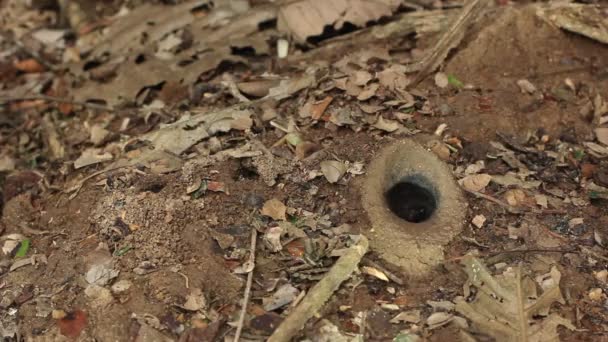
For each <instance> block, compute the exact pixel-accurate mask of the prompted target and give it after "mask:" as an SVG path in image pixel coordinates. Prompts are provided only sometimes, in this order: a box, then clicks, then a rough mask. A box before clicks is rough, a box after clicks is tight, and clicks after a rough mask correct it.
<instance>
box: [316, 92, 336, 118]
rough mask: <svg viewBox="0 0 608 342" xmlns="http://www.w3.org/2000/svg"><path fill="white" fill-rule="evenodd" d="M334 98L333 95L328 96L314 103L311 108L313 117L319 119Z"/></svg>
mask: <svg viewBox="0 0 608 342" xmlns="http://www.w3.org/2000/svg"><path fill="white" fill-rule="evenodd" d="M333 99H334V98H333V97H331V96H327V97H325V98H324V99H323V100H321V101H319V102H317V103H314V104H313V105H312V107H311V109H310V114H311V115H310V116H311V117H312V119H313V120H319V119H320V118H321V117H322V116H323V113H325V110H326V109H327V107H328V106H329V104H330V103H331V101H332V100H333Z"/></svg>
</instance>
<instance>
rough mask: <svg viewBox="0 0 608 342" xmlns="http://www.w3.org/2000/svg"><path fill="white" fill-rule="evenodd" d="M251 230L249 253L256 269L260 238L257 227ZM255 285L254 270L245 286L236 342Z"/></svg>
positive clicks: (235, 336)
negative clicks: (258, 238)
mask: <svg viewBox="0 0 608 342" xmlns="http://www.w3.org/2000/svg"><path fill="white" fill-rule="evenodd" d="M252 228H253V229H252V230H251V249H250V252H249V262H250V263H251V264H252V265H254V268H255V243H256V240H257V237H258V231H257V230H256V229H255V227H252ZM252 283H253V269H251V271H250V272H249V274H247V285H245V295H244V296H243V305H242V307H241V316H240V317H239V323H238V325H237V326H236V333H234V340H233V341H234V342H238V341H239V338H240V337H241V331H243V324H244V323H245V315H246V314H247V303H249V295H250V294H251V284H252Z"/></svg>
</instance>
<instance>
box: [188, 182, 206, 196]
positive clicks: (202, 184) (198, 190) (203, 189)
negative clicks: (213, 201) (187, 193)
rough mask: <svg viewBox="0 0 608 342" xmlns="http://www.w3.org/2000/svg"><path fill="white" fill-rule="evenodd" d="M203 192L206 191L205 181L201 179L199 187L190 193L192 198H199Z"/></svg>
mask: <svg viewBox="0 0 608 342" xmlns="http://www.w3.org/2000/svg"><path fill="white" fill-rule="evenodd" d="M205 193H207V181H206V180H202V181H201V186H199V188H198V189H197V190H196V191H195V192H193V193H192V198H194V199H199V198H201V197H203V196H204V195H205Z"/></svg>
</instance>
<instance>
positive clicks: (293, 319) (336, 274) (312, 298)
mask: <svg viewBox="0 0 608 342" xmlns="http://www.w3.org/2000/svg"><path fill="white" fill-rule="evenodd" d="M368 247H369V243H368V241H367V238H366V237H365V236H363V235H360V239H359V242H358V243H357V244H356V245H354V246H352V247H350V248H349V249H348V251H346V253H345V254H344V255H342V256H341V257H340V259H338V261H336V263H335V264H334V266H333V267H332V268H331V270H330V271H329V272H327V274H326V275H325V277H323V279H321V280H320V281H319V282H318V283H317V284H315V286H313V287H312V289H310V291H309V292H308V294H307V295H306V297H304V299H303V300H302V302H301V303H300V304H299V305H298V306H297V307H296V308H295V309H294V310H293V311H292V312H291V313H290V314H289V316H287V318H285V320H284V321H283V322H282V323H281V325H279V327H278V328H277V330H275V331H274V332H273V333H272V335H271V336H270V338H269V339H268V342H288V341H290V340H291V338H292V337H293V336H295V334H297V333H298V331H300V330H301V329H302V327H304V324H306V322H307V321H308V320H309V319H310V318H311V317H313V316H314V315H315V314H317V313H318V311H319V310H320V309H321V308H322V307H323V305H324V304H325V302H327V300H328V299H329V298H330V297H331V296H332V295H333V294H334V292H335V291H336V290H337V289H338V287H340V284H341V283H342V282H343V281H345V280H346V279H348V278H349V277H350V276H351V274H352V273H353V272H354V271H355V270H356V269H357V265H358V264H359V262H360V261H361V258H362V257H363V255H365V253H367V248H368Z"/></svg>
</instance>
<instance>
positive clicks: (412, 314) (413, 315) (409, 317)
mask: <svg viewBox="0 0 608 342" xmlns="http://www.w3.org/2000/svg"><path fill="white" fill-rule="evenodd" d="M390 322H391V323H393V324H399V323H401V322H407V323H419V322H420V310H410V311H404V312H402V313H400V314H398V315H397V316H395V317H393V318H392V319H391V321H390Z"/></svg>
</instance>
